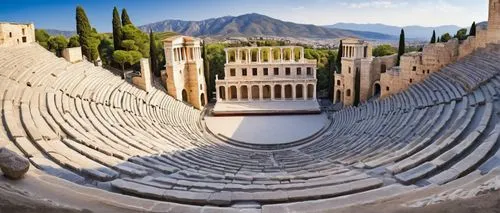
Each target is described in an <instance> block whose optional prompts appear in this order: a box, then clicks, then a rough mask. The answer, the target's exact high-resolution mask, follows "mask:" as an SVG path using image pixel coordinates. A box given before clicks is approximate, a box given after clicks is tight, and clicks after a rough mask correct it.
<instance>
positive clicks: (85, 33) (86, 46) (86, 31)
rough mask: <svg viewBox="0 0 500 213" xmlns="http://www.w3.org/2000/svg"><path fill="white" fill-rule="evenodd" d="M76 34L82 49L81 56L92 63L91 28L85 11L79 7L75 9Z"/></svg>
mask: <svg viewBox="0 0 500 213" xmlns="http://www.w3.org/2000/svg"><path fill="white" fill-rule="evenodd" d="M76 33H77V34H78V38H79V41H80V46H81V47H82V54H83V55H84V56H85V57H87V60H89V61H92V50H91V41H90V39H91V36H92V28H91V27H90V23H89V19H88V18H87V15H86V14H85V10H83V8H82V7H81V6H77V7H76Z"/></svg>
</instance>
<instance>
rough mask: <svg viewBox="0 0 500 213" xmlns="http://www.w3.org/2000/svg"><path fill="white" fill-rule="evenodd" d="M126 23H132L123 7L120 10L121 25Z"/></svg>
mask: <svg viewBox="0 0 500 213" xmlns="http://www.w3.org/2000/svg"><path fill="white" fill-rule="evenodd" d="M127 24H132V21H130V17H128V13H127V10H126V9H125V8H123V10H122V25H123V26H125V25H127Z"/></svg>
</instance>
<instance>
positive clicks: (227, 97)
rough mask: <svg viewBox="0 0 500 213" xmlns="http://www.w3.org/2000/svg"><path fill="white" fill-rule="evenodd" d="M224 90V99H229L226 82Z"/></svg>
mask: <svg viewBox="0 0 500 213" xmlns="http://www.w3.org/2000/svg"><path fill="white" fill-rule="evenodd" d="M224 90H225V91H226V92H225V93H226V94H224V95H225V96H226V97H225V99H226V101H227V100H229V99H230V98H229V86H228V85H227V84H226V86H225V87H224Z"/></svg>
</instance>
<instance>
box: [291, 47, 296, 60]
mask: <svg viewBox="0 0 500 213" xmlns="http://www.w3.org/2000/svg"><path fill="white" fill-rule="evenodd" d="M294 61H295V48H294V47H292V48H290V62H294Z"/></svg>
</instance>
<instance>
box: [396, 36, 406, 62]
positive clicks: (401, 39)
mask: <svg viewBox="0 0 500 213" xmlns="http://www.w3.org/2000/svg"><path fill="white" fill-rule="evenodd" d="M403 54H405V30H404V29H401V35H400V36H399V49H398V66H399V65H400V62H401V56H402V55H403Z"/></svg>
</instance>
